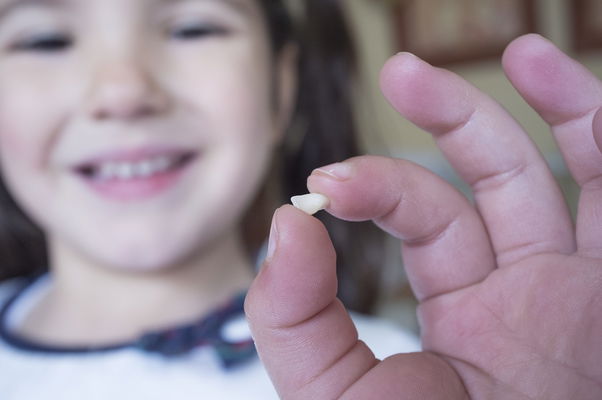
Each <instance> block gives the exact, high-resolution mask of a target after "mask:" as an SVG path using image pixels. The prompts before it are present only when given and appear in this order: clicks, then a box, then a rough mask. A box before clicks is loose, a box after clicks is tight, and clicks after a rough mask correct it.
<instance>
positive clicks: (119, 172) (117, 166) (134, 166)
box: [96, 157, 175, 181]
mask: <svg viewBox="0 0 602 400" xmlns="http://www.w3.org/2000/svg"><path fill="white" fill-rule="evenodd" d="M174 163H175V160H172V159H170V158H169V157H158V158H155V159H152V160H144V161H140V162H135V163H126V162H106V163H103V164H101V165H100V166H99V167H98V169H97V174H96V177H97V179H98V180H101V181H108V180H113V179H120V180H128V179H135V178H148V177H149V176H152V175H154V174H157V173H160V172H164V171H166V170H168V169H169V168H170V167H171V166H172V165H173V164H174Z"/></svg>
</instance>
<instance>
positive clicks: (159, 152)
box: [73, 147, 198, 202]
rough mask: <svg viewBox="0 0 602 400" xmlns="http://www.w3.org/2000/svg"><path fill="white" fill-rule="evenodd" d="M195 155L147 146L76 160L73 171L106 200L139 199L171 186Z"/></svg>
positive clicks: (147, 197)
mask: <svg viewBox="0 0 602 400" xmlns="http://www.w3.org/2000/svg"><path fill="white" fill-rule="evenodd" d="M197 158H198V153H197V152H195V151H191V150H183V149H165V148H164V149H159V148H149V147H147V148H141V149H135V150H125V151H123V150H121V151H116V152H108V153H103V154H99V155H98V156H95V157H92V158H89V159H88V160H87V161H84V162H81V163H78V164H77V165H76V166H75V167H74V168H73V172H74V173H75V174H76V175H77V176H78V177H79V178H80V179H81V180H83V181H84V182H85V183H86V185H87V186H88V187H89V188H91V189H92V191H93V192H94V193H96V194H98V195H100V196H101V197H104V198H106V199H108V200H112V201H119V202H133V201H143V200H147V199H150V198H153V197H155V196H158V195H160V194H162V193H164V192H166V191H167V190H169V189H170V188H172V187H173V186H175V185H176V183H177V182H178V181H179V180H180V178H181V177H182V175H183V174H184V173H185V171H186V170H188V169H189V167H190V166H191V164H193V163H194V161H195V160H196V159H197Z"/></svg>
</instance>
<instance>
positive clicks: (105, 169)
mask: <svg viewBox="0 0 602 400" xmlns="http://www.w3.org/2000/svg"><path fill="white" fill-rule="evenodd" d="M116 172H117V166H116V165H115V164H113V163H104V164H101V165H100V167H99V168H98V172H97V178H98V179H99V180H103V181H108V180H110V179H114V178H115V175H116Z"/></svg>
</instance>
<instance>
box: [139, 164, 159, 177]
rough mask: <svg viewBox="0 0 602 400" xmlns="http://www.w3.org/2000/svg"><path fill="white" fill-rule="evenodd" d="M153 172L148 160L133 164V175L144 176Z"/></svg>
mask: <svg viewBox="0 0 602 400" xmlns="http://www.w3.org/2000/svg"><path fill="white" fill-rule="evenodd" d="M154 173H155V171H154V169H153V164H152V163H151V162H150V161H142V162H139V163H137V164H134V175H135V176H138V177H141V178H146V177H149V176H151V175H153V174H154Z"/></svg>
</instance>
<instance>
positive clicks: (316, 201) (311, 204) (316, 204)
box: [291, 193, 330, 215]
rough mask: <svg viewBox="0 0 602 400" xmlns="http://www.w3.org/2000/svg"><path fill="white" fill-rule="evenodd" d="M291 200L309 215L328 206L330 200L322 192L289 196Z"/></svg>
mask: <svg viewBox="0 0 602 400" xmlns="http://www.w3.org/2000/svg"><path fill="white" fill-rule="evenodd" d="M291 202H292V203H293V205H294V206H295V207H297V208H298V209H300V210H301V211H304V212H305V213H307V214H309V215H314V214H315V213H317V212H318V211H320V210H323V209H325V208H326V207H328V204H329V203H330V200H329V199H328V197H326V196H324V195H323V194H319V193H309V194H304V195H301V196H293V197H291Z"/></svg>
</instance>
